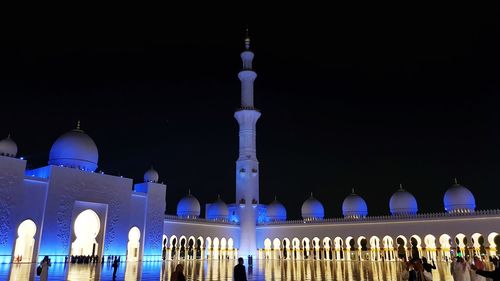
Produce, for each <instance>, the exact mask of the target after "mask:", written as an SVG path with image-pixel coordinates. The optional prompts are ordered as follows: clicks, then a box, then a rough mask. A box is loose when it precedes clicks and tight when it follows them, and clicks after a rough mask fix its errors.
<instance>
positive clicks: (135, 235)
mask: <svg viewBox="0 0 500 281" xmlns="http://www.w3.org/2000/svg"><path fill="white" fill-rule="evenodd" d="M140 239H141V231H140V230H139V228H138V227H136V226H134V227H132V228H131V229H130V231H129V232H128V244H127V261H138V260H139V245H140V243H139V240H140Z"/></svg>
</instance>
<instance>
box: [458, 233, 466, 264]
mask: <svg viewBox="0 0 500 281" xmlns="http://www.w3.org/2000/svg"><path fill="white" fill-rule="evenodd" d="M455 245H457V248H456V252H457V256H461V257H464V258H465V257H466V256H467V251H466V249H467V237H465V234H463V233H459V234H457V235H456V236H455Z"/></svg>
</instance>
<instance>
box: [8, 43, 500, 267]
mask: <svg viewBox="0 0 500 281" xmlns="http://www.w3.org/2000/svg"><path fill="white" fill-rule="evenodd" d="M241 58H242V61H243V68H242V70H241V71H240V72H239V75H238V77H239V79H240V80H241V85H242V86H241V108H240V109H239V110H237V111H236V112H235V114H234V117H235V118H236V120H237V122H238V124H239V126H240V131H239V136H240V144H239V156H238V159H237V161H236V170H235V175H236V198H235V201H234V202H235V203H231V204H226V203H224V202H223V201H222V200H221V198H220V197H219V198H218V199H217V200H216V201H215V202H212V203H208V204H206V205H205V209H206V218H200V217H199V216H200V211H201V207H202V205H201V204H200V202H199V201H198V200H197V199H196V197H195V196H194V195H193V194H191V192H189V193H188V195H187V196H186V197H184V198H183V199H181V201H179V203H178V205H177V214H176V215H167V216H165V215H164V210H165V200H164V198H165V192H166V186H165V185H163V184H159V183H158V173H157V172H156V171H154V170H152V169H151V170H149V171H147V172H146V173H145V175H144V183H140V184H135V185H133V183H132V180H131V179H127V178H123V177H117V176H111V175H106V174H101V173H96V172H95V170H96V168H97V165H98V150H97V146H96V144H95V143H94V142H93V140H92V139H91V138H90V137H89V136H88V135H86V134H85V133H84V132H83V131H82V130H81V129H80V128H79V126H77V128H76V129H75V130H72V131H70V132H68V133H66V134H63V135H62V136H61V137H60V138H59V139H57V140H56V142H55V143H54V144H53V146H52V149H51V151H50V157H49V162H48V163H49V165H48V166H46V167H41V168H38V169H34V170H26V161H25V160H23V159H18V158H16V154H17V146H16V144H15V143H14V142H13V141H12V139H10V137H8V138H6V139H4V140H2V141H0V262H13V261H14V262H17V261H21V262H29V261H34V260H36V259H38V260H40V259H41V258H42V257H43V256H45V255H49V256H50V257H51V258H52V260H53V261H64V259H65V257H67V256H69V255H93V254H94V255H98V256H100V257H102V256H103V255H105V256H109V255H115V256H121V257H122V259H123V260H125V259H127V260H131V261H137V260H146V261H147V260H160V259H162V258H165V259H205V258H215V259H226V258H231V259H232V258H236V257H237V256H244V257H247V256H249V255H252V256H253V257H255V258H272V259H335V260H353V259H357V260H365V259H370V260H395V259H396V258H397V257H398V256H399V257H409V256H413V257H415V256H427V257H428V258H432V259H442V260H446V259H449V258H450V257H451V256H454V255H456V254H457V253H458V252H461V253H462V254H468V255H473V254H483V255H486V256H489V255H496V254H497V244H499V243H500V236H499V234H498V233H499V232H500V211H498V210H490V211H479V210H476V205H475V199H474V196H473V194H472V193H471V192H470V191H469V189H467V188H466V187H464V186H462V185H459V184H458V183H457V182H455V184H453V185H452V186H451V187H450V188H449V189H448V191H447V192H446V193H445V194H444V198H443V203H444V210H445V212H443V213H435V214H425V213H419V210H418V204H417V200H416V199H415V197H414V196H413V195H412V194H411V193H409V192H408V191H405V190H404V189H403V188H402V187H400V188H399V189H397V190H396V191H395V193H394V194H393V195H392V197H391V198H390V202H389V210H390V213H391V215H388V216H379V217H371V216H368V205H367V203H366V201H365V200H364V199H363V198H362V197H361V196H360V195H358V194H356V193H355V192H354V190H353V191H352V193H351V194H348V195H347V197H346V199H345V200H344V203H343V204H342V211H343V216H344V217H343V218H325V214H324V208H323V205H322V203H321V202H320V201H319V200H318V199H316V198H314V196H313V194H311V196H310V197H309V198H305V201H304V203H303V205H302V209H301V211H302V217H303V219H302V220H296V221H290V220H288V221H287V220H286V209H285V207H284V205H283V204H281V203H280V202H279V201H277V200H276V199H275V200H274V201H273V202H270V203H269V204H267V205H266V204H261V202H260V201H259V172H260V171H259V163H258V160H257V153H256V123H257V120H258V119H259V117H260V112H259V111H258V110H257V109H255V108H254V103H253V81H254V80H255V78H256V77H257V74H256V73H255V72H254V71H253V69H252V60H253V58H254V54H253V52H252V51H251V50H250V39H249V38H248V36H247V38H246V39H245V50H244V51H243V52H242V53H241Z"/></svg>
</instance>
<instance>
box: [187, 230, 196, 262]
mask: <svg viewBox="0 0 500 281" xmlns="http://www.w3.org/2000/svg"><path fill="white" fill-rule="evenodd" d="M195 246H196V241H195V239H194V237H193V236H190V237H189V238H188V244H187V258H188V259H193V258H194V255H195V251H194V249H195Z"/></svg>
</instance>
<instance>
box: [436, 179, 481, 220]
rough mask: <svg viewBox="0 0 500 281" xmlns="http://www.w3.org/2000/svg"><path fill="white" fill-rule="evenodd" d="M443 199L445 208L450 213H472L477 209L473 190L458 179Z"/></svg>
mask: <svg viewBox="0 0 500 281" xmlns="http://www.w3.org/2000/svg"><path fill="white" fill-rule="evenodd" d="M443 201H444V209H445V211H446V212H448V213H470V212H474V210H475V209H476V200H475V199H474V195H473V194H472V192H470V190H469V189H467V187H465V186H463V185H460V184H458V183H457V182H456V181H455V184H454V185H452V186H451V187H450V188H449V189H448V190H447V191H446V193H445V194H444V198H443Z"/></svg>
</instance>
